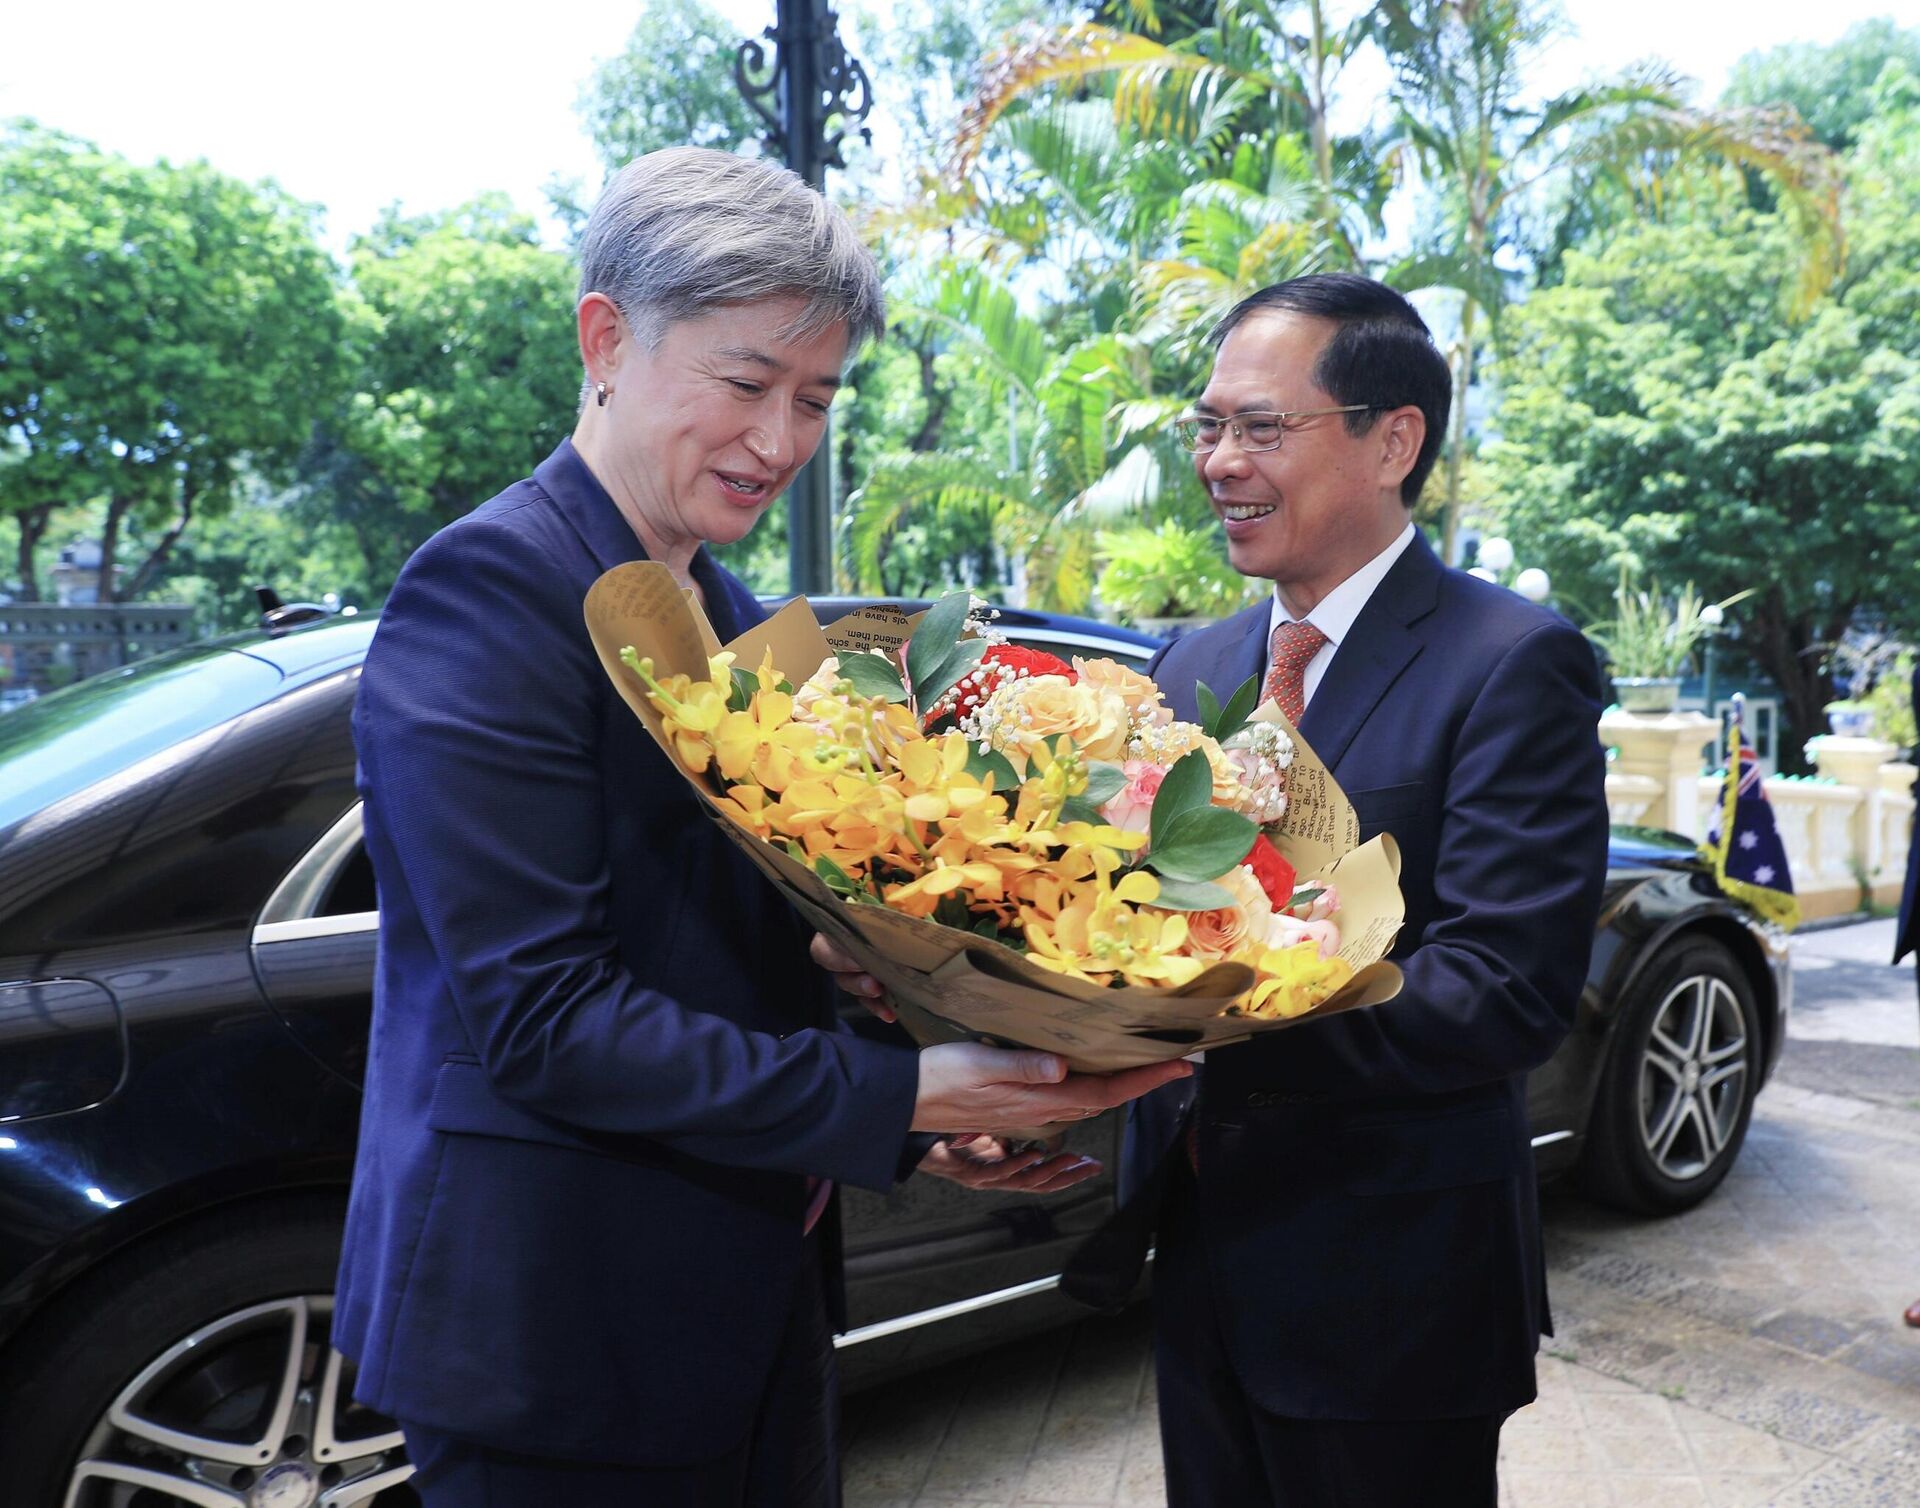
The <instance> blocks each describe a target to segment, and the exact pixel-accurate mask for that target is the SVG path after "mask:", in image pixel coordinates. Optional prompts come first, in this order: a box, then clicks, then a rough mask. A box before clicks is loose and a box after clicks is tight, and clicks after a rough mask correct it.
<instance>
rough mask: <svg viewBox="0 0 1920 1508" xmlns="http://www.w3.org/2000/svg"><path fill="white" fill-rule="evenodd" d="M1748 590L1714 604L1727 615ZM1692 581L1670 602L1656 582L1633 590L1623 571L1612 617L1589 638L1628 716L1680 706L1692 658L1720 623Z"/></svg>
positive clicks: (1626, 574)
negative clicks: (1604, 660) (1601, 655)
mask: <svg viewBox="0 0 1920 1508" xmlns="http://www.w3.org/2000/svg"><path fill="white" fill-rule="evenodd" d="M1752 591H1753V589H1752V588H1751V587H1749V588H1748V589H1747V590H1746V591H1744V592H1735V593H1734V594H1733V595H1732V596H1731V597H1728V598H1725V599H1723V600H1722V601H1720V602H1718V603H1715V604H1712V605H1713V606H1716V607H1718V608H1720V609H1721V610H1723V611H1724V610H1725V609H1726V608H1729V607H1731V606H1733V604H1734V603H1736V602H1738V601H1740V600H1741V599H1742V598H1744V597H1748V596H1751V595H1752ZM1708 605H1709V604H1708V603H1707V602H1705V601H1704V600H1703V599H1702V598H1701V596H1700V594H1699V592H1698V591H1696V590H1695V589H1694V585H1693V583H1692V582H1691V581H1689V582H1688V583H1687V584H1686V585H1685V586H1684V587H1682V588H1681V590H1680V593H1679V595H1678V596H1677V597H1675V598H1673V599H1672V600H1671V601H1669V600H1668V599H1666V598H1664V597H1662V596H1661V595H1660V588H1659V584H1658V583H1657V582H1652V583H1649V584H1648V586H1647V587H1646V588H1644V589H1639V588H1635V587H1634V585H1633V583H1632V580H1631V578H1630V576H1629V574H1628V573H1627V572H1626V571H1625V570H1622V571H1621V573H1620V584H1619V586H1618V587H1616V588H1615V589H1614V593H1613V606H1614V615H1613V617H1612V618H1611V619H1609V620H1608V621H1607V622H1605V623H1597V624H1595V625H1594V626H1593V627H1592V628H1591V629H1589V630H1588V636H1589V637H1590V638H1591V639H1592V640H1593V641H1594V642H1595V643H1596V644H1598V645H1599V646H1600V648H1601V650H1602V651H1603V652H1604V653H1605V655H1606V657H1607V663H1608V668H1609V671H1610V673H1611V674H1612V676H1613V692H1614V695H1615V697H1616V698H1618V700H1619V703H1620V707H1621V709H1622V710H1623V711H1626V712H1671V711H1673V709H1674V706H1675V705H1676V703H1677V702H1678V701H1679V696H1680V678H1681V676H1682V675H1684V674H1685V673H1686V670H1687V668H1688V666H1689V665H1690V664H1692V662H1693V653H1694V650H1695V649H1696V648H1698V647H1699V645H1700V644H1701V643H1702V641H1704V640H1705V638H1706V636H1707V635H1708V633H1710V632H1711V631H1712V630H1713V628H1714V626H1715V624H1716V623H1717V621H1718V618H1717V615H1713V614H1708V615H1706V616H1702V615H1703V614H1705V613H1706V609H1707V607H1708Z"/></svg>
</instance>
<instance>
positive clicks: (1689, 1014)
mask: <svg viewBox="0 0 1920 1508" xmlns="http://www.w3.org/2000/svg"><path fill="white" fill-rule="evenodd" d="M1750 1058H1751V1052H1750V1049H1749V1043H1748V1039H1747V1025H1746V1017H1745V1014H1744V1013H1743V1012H1742V1011H1741V1009H1740V1000H1739V997H1738V996H1736V995H1735V994H1734V993H1733V990H1732V989H1731V987H1729V986H1728V984H1727V982H1726V981H1725V980H1724V979H1721V978H1719V977H1718V976H1717V975H1713V974H1695V975H1692V976H1691V977H1689V978H1687V979H1683V980H1681V981H1680V983H1678V984H1676V985H1675V986H1674V987H1673V988H1672V989H1671V990H1669V991H1668V992H1667V996H1666V998H1665V999H1664V1000H1662V1001H1661V1002H1660V1008H1659V1009H1658V1010H1657V1011H1655V1012H1654V1016H1653V1029H1652V1030H1651V1031H1650V1032H1649V1033H1648V1034H1647V1043H1646V1048H1645V1050H1644V1051H1643V1052H1642V1054H1641V1059H1640V1081H1639V1086H1638V1088H1639V1093H1638V1099H1637V1109H1638V1114H1639V1131H1640V1144H1641V1146H1642V1147H1644V1148H1645V1149H1646V1153H1647V1156H1648V1157H1649V1158H1650V1159H1651V1160H1652V1162H1653V1165H1654V1167H1655V1168H1657V1169H1658V1170H1659V1171H1660V1173H1661V1174H1662V1175H1664V1176H1665V1177H1667V1178H1670V1179H1672V1180H1673V1181H1674V1182H1676V1183H1690V1182H1692V1181H1693V1180H1695V1179H1698V1178H1702V1177H1704V1176H1705V1175H1706V1174H1708V1173H1709V1172H1711V1171H1712V1170H1713V1169H1714V1168H1715V1167H1717V1166H1718V1165H1719V1163H1720V1162H1721V1160H1722V1159H1723V1158H1724V1157H1725V1156H1726V1155H1727V1151H1728V1148H1729V1147H1730V1146H1731V1145H1732V1143H1733V1137H1734V1134H1735V1133H1736V1131H1738V1129H1739V1126H1740V1114H1741V1111H1742V1109H1743V1108H1744V1105H1745V1101H1746V1091H1747V1077H1748V1072H1749V1062H1750Z"/></svg>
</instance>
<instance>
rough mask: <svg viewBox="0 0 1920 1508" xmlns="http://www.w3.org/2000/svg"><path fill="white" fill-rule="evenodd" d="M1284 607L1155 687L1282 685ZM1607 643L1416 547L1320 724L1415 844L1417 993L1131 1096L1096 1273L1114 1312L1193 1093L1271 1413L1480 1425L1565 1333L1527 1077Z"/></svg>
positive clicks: (1183, 710) (1577, 944) (1216, 630)
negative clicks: (1551, 1274)
mask: <svg viewBox="0 0 1920 1508" xmlns="http://www.w3.org/2000/svg"><path fill="white" fill-rule="evenodd" d="M1268 618H1269V604H1268V603H1267V602H1265V601H1262V602H1261V603H1260V604H1259V605H1258V606H1255V607H1251V608H1249V609H1247V610H1246V611H1245V612H1243V613H1240V614H1238V615H1237V616H1235V617H1233V618H1230V619H1228V620H1226V621H1225V622H1223V623H1219V624H1216V625H1214V626H1212V627H1210V628H1206V629H1203V630H1201V631H1199V632H1198V633H1195V634H1192V635H1190V636H1188V637H1185V638H1181V639H1177V640H1175V641H1174V642H1173V643H1172V644H1171V645H1169V646H1168V647H1167V648H1166V649H1165V650H1163V651H1162V652H1161V654H1160V656H1159V658H1158V659H1157V661H1156V663H1155V664H1154V666H1153V667H1152V673H1153V675H1154V678H1155V679H1156V680H1157V681H1158V683H1159V685H1160V686H1161V688H1162V689H1163V690H1164V691H1165V692H1166V693H1167V699H1168V701H1169V702H1170V704H1171V705H1172V706H1173V707H1174V709H1175V711H1176V712H1177V714H1178V715H1179V716H1181V717H1186V718H1191V717H1192V716H1193V715H1194V713H1195V706H1194V685H1195V683H1196V682H1199V681H1204V682H1206V683H1207V684H1208V685H1209V686H1210V687H1212V688H1213V690H1214V691H1215V692H1216V693H1217V694H1218V695H1219V697H1220V699H1221V700H1222V701H1223V702H1224V701H1225V700H1226V698H1227V696H1228V695H1229V693H1231V692H1232V690H1233V689H1234V688H1235V687H1236V686H1238V685H1239V684H1240V683H1241V682H1242V681H1244V680H1245V679H1246V678H1247V677H1248V676H1250V675H1258V674H1260V673H1261V670H1262V666H1263V664H1264V660H1265V654H1266V640H1267V636H1268ZM1599 713H1600V682H1599V673H1598V669H1597V666H1596V663H1595V660H1594V655H1593V652H1592V650H1591V649H1590V648H1589V647H1588V645H1587V642H1586V640H1585V639H1584V638H1582V637H1581V635H1580V634H1579V633H1577V632H1576V631H1575V630H1574V629H1573V628H1572V627H1571V626H1570V625H1569V624H1568V623H1567V622H1566V621H1565V620H1564V619H1562V618H1560V617H1558V616H1556V615H1555V614H1553V613H1550V612H1548V611H1546V610H1544V609H1542V608H1539V607H1535V606H1533V605H1532V604H1530V603H1528V602H1526V601H1524V600H1522V599H1521V598H1520V597H1518V596H1516V595H1515V594H1514V593H1512V592H1510V591H1507V590H1506V589H1504V588H1502V587H1497V586H1492V585H1489V584H1487V583H1484V582H1481V581H1478V580H1476V579H1474V578H1473V577H1471V576H1468V575H1466V574H1465V573H1463V572H1460V571H1451V570H1447V569H1445V568H1443V567H1442V566H1441V564H1440V562H1439V560H1438V559H1437V558H1436V557H1435V555H1434V553H1433V551H1432V550H1431V549H1429V548H1428V546H1427V543H1426V541H1425V540H1424V539H1422V538H1416V539H1415V540H1414V541H1413V542H1412V544H1411V545H1409V546H1408V548H1407V549H1406V551H1405V552H1404V553H1403V554H1402V555H1401V556H1400V558H1399V560H1397V561H1396V562H1395V563H1394V566H1393V568H1392V570H1390V571H1389V572H1388V574H1387V576H1386V577H1385V579H1384V580H1383V581H1382V582H1381V584H1380V586H1379V587H1378V589H1377V590H1376V591H1375V592H1374V594H1373V596H1372V598H1371V599H1370V600H1369V601H1368V603H1367V605H1366V607H1365V608H1364V609H1363V610H1362V611H1361V613H1360V616H1359V617H1358V618H1357V619H1356V620H1355V622H1354V625H1353V628H1352V631H1351V632H1350V633H1349V634H1348V635H1347V637H1346V638H1345V639H1344V640H1343V641H1342V642H1341V644H1340V647H1339V649H1338V650H1337V651H1336V653H1335V655H1334V658H1333V661H1332V663H1331V664H1330V665H1329V666H1328V668H1327V671H1326V674H1325V676H1324V678H1323V679H1322V681H1321V683H1320V685H1319V687H1318V688H1317V689H1316V691H1315V693H1314V697H1313V700H1312V701H1311V702H1310V703H1309V704H1308V706H1307V710H1306V713H1305V715H1304V717H1303V718H1302V719H1301V724H1300V731H1301V733H1302V735H1303V736H1304V737H1305V738H1306V740H1307V741H1308V742H1309V743H1310V744H1311V745H1312V746H1313V748H1314V751H1315V752H1316V753H1317V754H1318V755H1319V756H1320V758H1321V759H1322V760H1323V761H1324V762H1325V763H1326V765H1327V767H1328V768H1329V769H1330V770H1331V771H1332V773H1333V775H1334V778H1335V779H1336V780H1338V781H1339V783H1340V786H1341V788H1342V789H1343V790H1344V791H1345V792H1346V793H1347V796H1348V797H1349V799H1351V801H1352V802H1353V805H1354V808H1355V810H1356V811H1357V813H1358V815H1359V818H1360V834H1361V837H1362V839H1363V840H1364V839H1367V838H1371V837H1372V836H1374V835H1375V834H1376V833H1380V832H1390V833H1392V834H1393V836H1394V838H1395V839H1396V840H1397V842H1398V843H1399V846H1400V854H1401V861H1402V865H1401V873H1400V888H1401V892H1402V894H1403V895H1404V896H1405V898H1406V921H1405V924H1404V925H1403V927H1402V928H1401V931H1400V936H1399V939H1398V941H1397V943H1396V944H1395V946H1394V949H1393V953H1392V957H1393V958H1394V960H1395V961H1396V962H1397V963H1399V965H1400V967H1401V969H1402V970H1403V971H1404V973H1405V976H1406V984H1405V988H1404V990H1403V991H1402V993H1401V994H1400V995H1399V996H1398V997H1397V998H1396V999H1394V1000H1392V1001H1390V1002H1388V1003H1386V1004H1384V1005H1380V1006H1376V1007H1372V1008H1370V1009H1366V1010H1360V1011H1354V1012H1350V1013H1347V1014H1343V1015H1339V1016H1335V1017H1331V1018H1329V1019H1328V1020H1326V1021H1324V1022H1317V1023H1310V1024H1305V1025H1302V1026H1299V1027H1296V1028H1294V1029H1292V1030H1290V1031H1286V1032H1280V1033H1276V1034H1273V1035H1270V1036H1265V1037H1262V1038H1259V1039H1258V1040H1256V1041H1253V1042H1249V1043H1245V1044H1241V1045H1239V1046H1234V1047H1229V1048H1223V1049H1221V1050H1220V1051H1218V1052H1212V1053H1209V1054H1208V1055H1207V1059H1206V1063H1205V1065H1204V1066H1203V1067H1202V1069H1201V1071H1200V1072H1199V1073H1198V1074H1196V1075H1195V1076H1194V1078H1193V1079H1190V1080H1187V1081H1184V1082H1183V1083H1180V1084H1175V1085H1170V1086H1168V1087H1167V1088H1165V1089H1163V1090H1159V1091H1156V1092H1155V1093H1154V1094H1153V1095H1150V1096H1148V1097H1147V1098H1146V1099H1144V1100H1141V1101H1138V1102H1136V1104H1135V1106H1134V1108H1133V1110H1132V1112H1131V1114H1130V1118H1129V1125H1128V1137H1127V1142H1126V1149H1125V1153H1124V1155H1123V1159H1122V1195H1123V1199H1124V1200H1125V1201H1127V1202H1126V1204H1125V1206H1124V1207H1123V1210H1122V1213H1121V1215H1120V1216H1119V1217H1117V1218H1116V1221H1115V1222H1114V1224H1113V1226H1111V1227H1110V1228H1109V1229H1108V1230H1107V1231H1104V1232H1102V1233H1101V1234H1100V1235H1099V1236H1097V1237H1096V1238H1095V1239H1094V1241H1093V1242H1091V1243H1090V1244H1089V1247H1088V1251H1087V1256H1086V1259H1085V1260H1081V1259H1076V1269H1077V1270H1076V1272H1075V1274H1074V1281H1073V1282H1070V1283H1069V1285H1068V1286H1069V1291H1070V1292H1077V1293H1080V1294H1081V1295H1082V1296H1084V1297H1087V1298H1089V1299H1091V1300H1093V1301H1096V1302H1100V1301H1102V1300H1104V1299H1108V1298H1111V1296H1112V1295H1113V1294H1114V1293H1115V1292H1118V1291H1122V1290H1123V1289H1124V1287H1125V1286H1126V1285H1127V1284H1128V1283H1130V1282H1131V1281H1132V1280H1133V1278H1134V1275H1135V1274H1136V1273H1137V1272H1138V1263H1139V1260H1140V1256H1141V1254H1142V1253H1143V1250H1144V1247H1145V1243H1146V1235H1147V1231H1148V1229H1149V1228H1150V1224H1151V1221H1152V1219H1153V1218H1155V1217H1156V1216H1157V1205H1158V1185H1159V1181H1160V1179H1162V1178H1163V1177H1164V1170H1165V1168H1166V1167H1167V1163H1166V1161H1165V1155H1166V1151H1167V1149H1168V1148H1169V1147H1170V1146H1171V1145H1172V1143H1173V1141H1174V1138H1175V1136H1176V1134H1177V1132H1178V1128H1179V1125H1180V1123H1181V1121H1182V1119H1183V1118H1184V1116H1185V1115H1186V1113H1187V1110H1188V1105H1189V1102H1193V1103H1194V1105H1195V1110H1196V1114H1197V1119H1198V1123H1199V1128H1200V1136H1199V1155H1200V1162H1201V1167H1202V1169H1203V1176H1202V1178H1201V1180H1200V1187H1199V1195H1198V1205H1197V1207H1198V1211H1199V1214H1198V1218H1199V1219H1200V1220H1201V1221H1202V1222H1203V1225H1204V1243H1205V1247H1206V1250H1207V1254H1208V1259H1209V1261H1210V1263H1211V1264H1212V1267H1213V1278H1214V1283H1215V1288H1216V1292H1219V1293H1222V1294H1226V1295H1230V1296H1231V1297H1230V1298H1228V1299H1226V1300H1225V1301H1223V1302H1222V1303H1221V1305H1220V1306H1219V1312H1220V1313H1221V1314H1222V1315H1223V1316H1226V1317H1227V1324H1228V1328H1229V1334H1228V1337H1227V1339H1228V1345H1229V1350H1230V1352H1231V1354H1232V1356H1233V1359H1234V1363H1235V1367H1236V1370H1237V1371H1238V1373H1239V1376H1240V1378H1241V1381H1242V1383H1243V1385H1244V1386H1245V1387H1246V1389H1247V1390H1248V1392H1249V1394H1250V1395H1251V1396H1252V1397H1253V1398H1255V1399H1256V1400H1257V1401H1259V1402H1260V1403H1261V1404H1262V1405H1263V1406H1264V1407H1266V1408H1267V1409H1269V1410H1271V1411H1273V1412H1274V1413H1277V1414H1280V1415H1283V1416H1286V1417H1289V1418H1301V1419H1309V1418H1314V1419H1319V1418H1326V1419H1376V1420H1383V1419H1414V1418H1438V1417H1460V1416H1465V1415H1470V1414H1484V1413H1491V1412H1498V1411H1501V1410H1505V1409H1512V1408H1517V1407H1519V1406H1520V1405H1522V1404H1524V1403H1526V1402H1527V1401H1528V1400H1529V1399H1530V1398H1532V1397H1533V1394H1534V1376H1533V1356H1534V1351H1535V1349H1536V1347H1537V1345H1538V1337H1539V1335H1540V1334H1541V1332H1542V1329H1543V1328H1544V1326H1545V1324H1546V1321H1547V1308H1546V1280H1545V1268H1544V1264H1543V1260H1542V1254H1541V1244H1540V1231H1539V1216H1538V1210H1537V1198H1536V1191H1535V1187H1534V1171H1533V1158H1532V1151H1531V1146H1530V1141H1529V1133H1528V1127H1527V1117H1526V1095H1525V1076H1526V1073H1527V1071H1528V1070H1529V1069H1531V1068H1533V1067H1535V1066H1536V1065H1537V1064H1539V1063H1542V1062H1544V1061H1545V1060H1546V1059H1547V1058H1548V1057H1549V1056H1550V1055H1551V1054H1552V1052H1553V1050H1554V1048H1555V1047H1556V1046H1557V1045H1558V1044H1559V1042H1560V1041H1561V1039H1562V1038H1563V1037H1565V1035H1566V1033H1567V1031H1568V1030H1569V1028H1570V1027H1571V1025H1572V1023H1573V1018H1574V1009H1575V1006H1576V1004H1577V1002H1578V1000H1579V997H1580V990H1581V984H1582V981H1583V979H1584V977H1585V974H1586V968H1587V962H1588V955H1589V952H1590V950H1591V947H1592V942H1593V931H1594V925H1595V922H1596V921H1597V919H1598V915H1599V907H1600V892H1601V886H1602V883H1603V881H1604V879H1605V874H1606V850H1607V826H1608V823H1607V806H1606V793H1605V765H1604V759H1603V755H1602V752H1601V747H1600V741H1599V737H1598V734H1597V731H1596V726H1595V725H1596V723H1597V721H1598V719H1599Z"/></svg>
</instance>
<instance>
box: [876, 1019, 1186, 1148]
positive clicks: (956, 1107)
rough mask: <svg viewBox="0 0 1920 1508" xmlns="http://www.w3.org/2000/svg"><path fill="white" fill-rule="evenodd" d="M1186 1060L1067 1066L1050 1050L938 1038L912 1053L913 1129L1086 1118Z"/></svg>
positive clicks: (1167, 1078)
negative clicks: (1080, 1068) (1102, 1067)
mask: <svg viewBox="0 0 1920 1508" xmlns="http://www.w3.org/2000/svg"><path fill="white" fill-rule="evenodd" d="M1192 1072H1193V1065H1192V1064H1191V1063H1188V1062H1185V1061H1184V1060H1180V1059H1176V1060H1175V1061H1173V1062H1171V1063H1153V1064H1149V1065H1148V1066H1146V1067H1144V1068H1125V1069H1122V1070H1121V1071H1120V1072H1118V1073H1108V1074H1098V1073H1069V1072H1068V1071H1067V1065H1066V1063H1065V1062H1064V1061H1063V1060H1062V1059H1061V1058H1059V1057H1058V1056H1057V1055H1055V1054H1053V1053H1050V1052H1033V1051H1031V1050H1029V1049H1027V1048H1004V1047H988V1046H986V1045H985V1044H983V1043H979V1042H943V1043H941V1044H940V1045H939V1046H937V1047H928V1048H924V1049H922V1051H921V1053H920V1087H919V1091H918V1093H917V1094H916V1095H915V1096H914V1102H913V1124H912V1127H911V1129H912V1130H915V1131H938V1132H942V1133H946V1132H954V1131H980V1132H985V1133H987V1134H989V1135H996V1134H1004V1133H1007V1132H1017V1131H1022V1130H1025V1129H1027V1128H1029V1127H1033V1126H1055V1125H1064V1124H1066V1123H1067V1122H1069V1121H1078V1120H1086V1119H1087V1118H1088V1117H1090V1116H1095V1115H1098V1114H1099V1113H1100V1112H1101V1111H1102V1110H1111V1109H1113V1108H1114V1106H1116V1105H1124V1104H1126V1102H1127V1101H1128V1100H1132V1099H1138V1098H1139V1097H1140V1096H1141V1095H1143V1094H1146V1093H1148V1092H1149V1091H1150V1090H1154V1089H1158V1088H1159V1087H1160V1086H1161V1085H1162V1084H1169V1083H1172V1082H1173V1081H1174V1080H1175V1079H1184V1078H1186V1077H1188V1075H1190V1074H1191V1073H1192Z"/></svg>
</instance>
